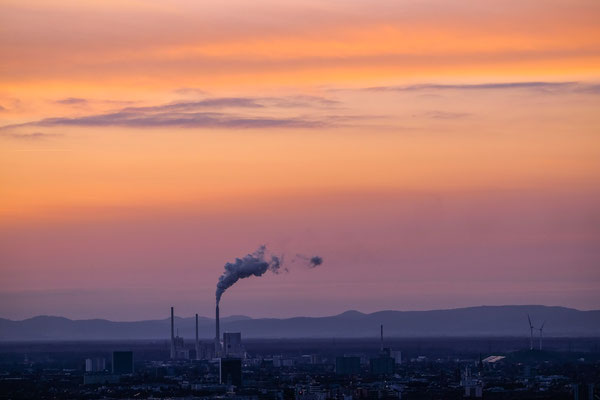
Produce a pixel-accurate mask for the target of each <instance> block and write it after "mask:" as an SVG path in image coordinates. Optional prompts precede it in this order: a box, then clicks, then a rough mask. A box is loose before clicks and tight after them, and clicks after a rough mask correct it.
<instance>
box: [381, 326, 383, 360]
mask: <svg viewBox="0 0 600 400" xmlns="http://www.w3.org/2000/svg"><path fill="white" fill-rule="evenodd" d="M381 352H382V353H383V324H381Z"/></svg>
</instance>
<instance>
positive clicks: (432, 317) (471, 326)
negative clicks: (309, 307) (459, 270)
mask: <svg viewBox="0 0 600 400" xmlns="http://www.w3.org/2000/svg"><path fill="white" fill-rule="evenodd" d="M528 314H529V315H531V316H533V317H534V318H535V319H536V320H539V322H540V324H541V323H542V321H546V328H545V329H546V335H548V336H553V337H578V336H581V337H585V336H589V337H594V336H600V311H598V310H595V311H579V310H574V309H570V308H564V307H546V306H495V307H485V306H483V307H469V308H459V309H453V310H435V311H404V312H403V311H380V312H375V313H371V314H363V313H360V312H358V311H347V312H345V313H342V314H339V315H335V316H331V317H321V318H309V317H296V318H286V319H275V318H258V319H252V318H250V317H245V316H231V317H225V318H221V327H222V328H223V329H224V331H233V332H244V336H245V337H247V338H326V337H339V338H365V337H371V336H373V334H374V329H375V331H376V329H377V327H378V326H379V324H384V325H385V326H386V334H387V335H388V336H390V337H424V336H425V337H452V336H468V337H473V336H484V337H485V336H523V335H527V334H528V332H529V330H528V325H527V315H528ZM194 323H195V322H194V318H177V326H178V329H179V333H180V334H181V335H182V336H187V337H192V336H193V335H194ZM214 324H215V322H214V319H212V318H206V317H201V318H199V321H198V326H199V335H200V337H202V338H209V337H212V336H213V335H214ZM168 325H169V319H168V318H165V319H164V320H154V321H136V322H113V321H107V320H102V319H91V320H70V319H67V318H61V317H49V316H40V317H35V318H30V319H26V320H23V321H10V320H7V319H0V340H118V339H161V338H164V337H165V332H166V331H167V330H168ZM375 333H376V332H375Z"/></svg>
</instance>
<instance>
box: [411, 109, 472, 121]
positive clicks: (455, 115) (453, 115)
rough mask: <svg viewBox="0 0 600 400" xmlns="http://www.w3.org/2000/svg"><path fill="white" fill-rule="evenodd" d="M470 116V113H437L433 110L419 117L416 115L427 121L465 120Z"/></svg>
mask: <svg viewBox="0 0 600 400" xmlns="http://www.w3.org/2000/svg"><path fill="white" fill-rule="evenodd" d="M470 115H471V114H470V113H465V112H450V111H438V110H433V111H427V112H425V113H423V114H420V115H416V116H419V117H421V116H422V117H425V118H428V119H460V118H466V117H469V116H470Z"/></svg>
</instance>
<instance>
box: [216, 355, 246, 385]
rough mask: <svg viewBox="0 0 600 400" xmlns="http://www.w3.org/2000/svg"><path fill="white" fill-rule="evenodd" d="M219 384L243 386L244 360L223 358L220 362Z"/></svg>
mask: <svg viewBox="0 0 600 400" xmlns="http://www.w3.org/2000/svg"><path fill="white" fill-rule="evenodd" d="M219 382H220V383H222V384H227V385H234V386H242V360H241V359H240V358H221V359H220V360H219Z"/></svg>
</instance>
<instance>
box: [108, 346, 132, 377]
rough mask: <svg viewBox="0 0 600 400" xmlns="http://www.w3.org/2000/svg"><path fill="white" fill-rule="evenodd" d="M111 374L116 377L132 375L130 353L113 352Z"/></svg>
mask: <svg viewBox="0 0 600 400" xmlns="http://www.w3.org/2000/svg"><path fill="white" fill-rule="evenodd" d="M112 373H113V374H116V375H123V374H132V373H133V352H132V351H113V355H112Z"/></svg>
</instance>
